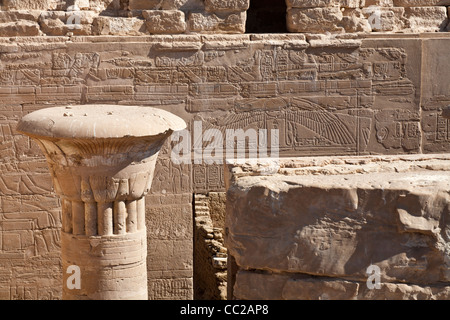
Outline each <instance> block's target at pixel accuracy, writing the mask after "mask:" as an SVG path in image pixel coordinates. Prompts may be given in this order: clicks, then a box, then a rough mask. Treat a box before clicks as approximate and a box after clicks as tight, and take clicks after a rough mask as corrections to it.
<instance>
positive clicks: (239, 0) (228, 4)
mask: <svg viewBox="0 0 450 320" xmlns="http://www.w3.org/2000/svg"><path fill="white" fill-rule="evenodd" d="M249 6H250V1H249V0H228V1H223V0H205V9H206V11H207V12H221V11H225V12H239V11H246V10H247V9H248V8H249Z"/></svg>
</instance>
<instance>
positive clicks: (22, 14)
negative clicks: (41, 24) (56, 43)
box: [0, 10, 42, 23]
mask: <svg viewBox="0 0 450 320" xmlns="http://www.w3.org/2000/svg"><path fill="white" fill-rule="evenodd" d="M41 13H42V11H40V10H19V11H0V23H8V22H14V21H20V20H28V21H38V18H39V16H40V15H41Z"/></svg>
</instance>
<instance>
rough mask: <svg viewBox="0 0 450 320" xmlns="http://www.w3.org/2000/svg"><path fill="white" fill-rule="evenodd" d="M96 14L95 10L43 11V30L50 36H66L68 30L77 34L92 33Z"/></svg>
mask: <svg viewBox="0 0 450 320" xmlns="http://www.w3.org/2000/svg"><path fill="white" fill-rule="evenodd" d="M95 17H96V15H95V13H94V12H93V11H79V12H77V13H76V15H74V13H71V12H65V11H51V12H43V13H42V14H41V16H40V17H39V24H40V26H41V30H42V32H44V33H45V34H46V35H49V36H65V35H67V34H68V32H71V33H73V34H75V35H92V26H93V22H94V19H95Z"/></svg>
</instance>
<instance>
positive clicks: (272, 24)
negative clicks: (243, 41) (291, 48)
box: [245, 0, 288, 33]
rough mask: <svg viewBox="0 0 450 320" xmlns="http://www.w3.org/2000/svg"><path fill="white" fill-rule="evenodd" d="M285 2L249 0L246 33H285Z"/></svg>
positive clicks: (284, 0)
mask: <svg viewBox="0 0 450 320" xmlns="http://www.w3.org/2000/svg"><path fill="white" fill-rule="evenodd" d="M286 12H287V6H286V0H251V1H250V8H249V9H248V10H247V24H246V31H245V32H246V33H287V32H288V31H287V27H286Z"/></svg>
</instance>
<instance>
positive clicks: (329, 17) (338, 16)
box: [287, 7, 343, 33]
mask: <svg viewBox="0 0 450 320" xmlns="http://www.w3.org/2000/svg"><path fill="white" fill-rule="evenodd" d="M342 17H343V14H342V11H341V10H340V9H339V7H330V8H311V9H299V8H292V9H289V10H288V11H287V27H288V30H289V32H312V33H315V32H317V33H320V32H326V31H328V32H333V31H343V28H342V27H341V26H340V24H341V21H342Z"/></svg>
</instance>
